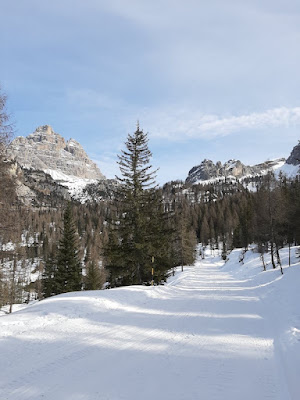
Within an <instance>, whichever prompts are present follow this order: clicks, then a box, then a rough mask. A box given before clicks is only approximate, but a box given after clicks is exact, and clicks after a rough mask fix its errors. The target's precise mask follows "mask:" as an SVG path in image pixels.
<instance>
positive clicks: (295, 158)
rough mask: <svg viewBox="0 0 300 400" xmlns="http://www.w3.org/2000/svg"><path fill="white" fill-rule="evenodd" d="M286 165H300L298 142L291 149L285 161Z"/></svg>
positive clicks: (299, 144) (299, 145)
mask: <svg viewBox="0 0 300 400" xmlns="http://www.w3.org/2000/svg"><path fill="white" fill-rule="evenodd" d="M286 163H287V164H290V165H300V140H299V143H298V144H297V145H296V146H295V147H294V148H293V150H292V152H291V155H290V156H289V158H288V159H287V160H286Z"/></svg>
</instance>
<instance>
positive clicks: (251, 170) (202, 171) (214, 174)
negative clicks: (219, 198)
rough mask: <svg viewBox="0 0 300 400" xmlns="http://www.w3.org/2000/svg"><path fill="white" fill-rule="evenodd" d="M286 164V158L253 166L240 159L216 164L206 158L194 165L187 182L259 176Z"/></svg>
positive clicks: (194, 182)
mask: <svg viewBox="0 0 300 400" xmlns="http://www.w3.org/2000/svg"><path fill="white" fill-rule="evenodd" d="M284 164H285V159H284V158H279V159H277V160H271V161H266V162H264V163H261V164H257V165H252V166H250V165H245V164H243V163H242V162H241V161H240V160H229V161H227V162H225V163H224V164H222V163H221V161H218V162H217V163H216V164H214V162H213V161H211V160H207V159H205V160H203V161H202V163H201V164H200V165H197V166H195V167H193V168H192V169H191V170H190V171H189V174H188V177H187V179H186V183H192V184H196V183H203V182H207V181H213V180H216V179H225V178H235V179H242V178H246V177H249V176H259V175H264V174H266V173H267V172H268V171H271V170H273V171H274V170H276V169H278V168H281V167H282V166H283V165H284Z"/></svg>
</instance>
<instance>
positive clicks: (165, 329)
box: [0, 250, 300, 400]
mask: <svg viewBox="0 0 300 400" xmlns="http://www.w3.org/2000/svg"><path fill="white" fill-rule="evenodd" d="M239 254H240V251H235V252H233V253H232V254H231V256H230V260H229V261H228V262H227V263H226V264H225V266H224V263H223V262H222V261H221V260H220V258H219V257H215V258H214V257H210V256H208V257H207V258H206V259H205V260H200V259H198V260H197V261H196V263H195V265H193V266H191V267H185V270H184V272H178V273H177V274H176V275H175V277H172V278H171V279H170V282H169V283H168V284H167V285H165V286H159V287H144V286H135V287H126V288H118V289H111V290H106V291H94V292H92V291H90V292H76V293H69V294H65V295H60V296H56V297H53V298H51V299H47V300H44V301H42V302H40V303H38V304H34V305H32V306H29V307H28V308H26V309H24V310H21V311H18V312H16V313H14V314H12V315H8V316H3V317H1V318H0V339H1V340H0V354H1V370H0V399H1V400H97V399H101V400H141V399H142V400H148V399H149V400H150V399H151V400H153V399H158V400H160V399H163V400H198V399H201V400H221V399H222V400H224V399H225V400H227V399H228V400H240V399H243V400H248V399H249V400H250V399H251V400H253V399H257V400H263V399H272V400H299V399H300V382H299V378H298V376H299V366H300V312H299V308H300V307H299V304H300V301H299V300H300V294H299V292H300V291H299V283H300V266H299V260H297V259H296V258H295V255H294V253H293V259H292V266H291V267H289V268H288V267H285V268H284V272H285V273H284V275H283V276H281V275H280V272H279V270H278V269H276V270H275V271H273V270H269V271H267V272H261V265H260V261H259V258H258V256H257V254H253V253H252V252H250V251H249V252H248V253H246V257H245V260H244V265H241V263H239V262H238V258H239ZM282 259H283V262H284V263H285V264H286V263H287V250H283V253H282ZM268 268H269V269H270V266H268Z"/></svg>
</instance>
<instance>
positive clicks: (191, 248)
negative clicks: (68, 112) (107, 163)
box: [0, 94, 300, 311]
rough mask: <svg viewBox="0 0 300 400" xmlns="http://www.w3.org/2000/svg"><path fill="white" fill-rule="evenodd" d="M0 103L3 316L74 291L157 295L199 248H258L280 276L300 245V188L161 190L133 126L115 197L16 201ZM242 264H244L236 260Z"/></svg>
mask: <svg viewBox="0 0 300 400" xmlns="http://www.w3.org/2000/svg"><path fill="white" fill-rule="evenodd" d="M5 101H6V98H5V96H4V95H3V94H1V96H0V181H1V191H0V244H1V247H0V307H2V306H3V305H10V311H11V309H12V306H13V304H15V303H20V302H24V301H30V300H33V299H38V300H40V299H43V298H45V297H49V296H52V295H55V294H59V293H65V292H69V291H74V290H97V289H104V288H111V287H116V286H126V285H136V284H143V285H160V284H163V283H164V282H165V281H166V279H167V278H168V276H170V275H171V274H172V273H173V271H174V268H175V267H177V266H181V268H182V269H183V268H184V265H191V264H192V263H193V262H194V259H195V255H196V254H195V247H196V244H197V243H201V246H202V251H201V253H202V255H203V257H204V248H209V249H210V251H211V252H212V254H220V255H221V256H222V258H223V259H224V260H226V259H227V256H228V254H229V253H230V251H232V250H233V249H234V248H243V249H244V253H245V252H246V251H247V249H248V246H249V245H250V244H253V243H255V244H256V248H257V252H259V253H260V256H261V261H262V269H264V270H265V269H266V265H265V262H264V254H265V253H268V252H269V253H270V255H271V260H272V267H273V268H278V270H279V271H281V273H283V270H282V268H281V260H280V256H279V249H280V248H282V247H284V246H289V247H290V246H291V245H299V244H300V181H299V176H298V177H297V178H295V179H293V180H289V179H287V178H286V177H285V176H284V175H280V176H279V177H278V179H276V178H275V176H274V174H273V173H268V174H267V175H265V176H261V177H256V178H253V182H254V184H255V190H252V191H249V190H248V189H247V187H245V185H243V184H242V183H240V182H236V183H233V182H231V181H226V180H225V181H215V182H214V183H211V184H206V185H203V184H196V185H191V184H186V183H184V182H182V181H174V182H169V183H166V184H165V185H163V186H162V187H159V186H158V185H157V184H156V182H155V177H156V171H155V170H153V168H152V165H151V156H152V153H151V151H150V150H149V146H148V143H149V139H148V136H147V134H145V133H144V132H143V130H142V129H141V128H140V127H139V125H137V127H136V130H135V132H134V133H133V134H129V135H128V138H127V141H126V143H125V144H124V149H123V150H122V152H121V154H120V155H119V161H118V164H119V168H120V176H118V177H116V182H115V185H114V189H113V191H112V194H110V196H108V197H107V198H103V196H101V197H99V199H98V200H97V199H95V200H93V201H90V202H86V203H84V204H81V203H80V202H78V201H74V200H71V201H67V200H65V199H64V198H63V197H62V196H60V195H59V193H58V194H56V195H55V196H54V197H53V196H52V199H51V205H50V206H49V204H43V202H41V203H40V204H34V205H28V204H26V205H25V204H24V203H22V202H21V201H20V199H19V198H18V193H17V192H18V191H17V178H16V175H15V174H14V173H13V171H12V168H11V164H10V162H9V154H8V153H7V145H8V143H9V141H10V140H11V138H12V135H13V127H12V126H11V125H10V123H9V118H8V114H7V111H6V107H5V106H6V104H5ZM240 261H241V262H243V260H242V259H241V260H240Z"/></svg>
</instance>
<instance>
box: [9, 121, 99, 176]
mask: <svg viewBox="0 0 300 400" xmlns="http://www.w3.org/2000/svg"><path fill="white" fill-rule="evenodd" d="M9 154H10V155H11V156H12V158H13V159H15V160H16V161H17V162H18V163H19V164H20V165H21V166H22V167H24V168H27V169H33V170H42V171H46V172H49V171H57V172H60V173H63V174H65V175H70V176H74V177H77V178H83V179H104V178H105V177H104V175H103V174H102V173H101V172H100V170H99V168H98V167H97V165H96V164H95V163H94V162H93V161H91V160H90V159H89V157H88V156H87V154H86V152H85V151H84V150H83V148H82V146H81V145H80V144H79V143H78V142H76V141H75V140H74V139H70V140H68V141H67V142H66V141H65V139H64V138H63V137H62V136H61V135H59V134H58V133H55V132H54V131H53V129H52V128H51V126H49V125H45V126H40V127H39V128H37V129H36V131H35V132H34V133H32V134H31V135H29V136H27V137H17V138H16V139H14V140H13V142H12V143H11V144H10V146H9Z"/></svg>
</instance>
